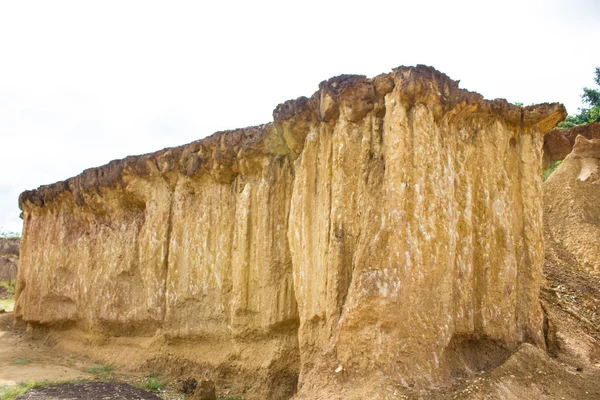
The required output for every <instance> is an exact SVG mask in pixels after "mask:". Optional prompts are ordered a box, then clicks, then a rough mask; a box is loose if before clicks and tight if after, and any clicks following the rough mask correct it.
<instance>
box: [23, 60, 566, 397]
mask: <svg viewBox="0 0 600 400" xmlns="http://www.w3.org/2000/svg"><path fill="white" fill-rule="evenodd" d="M564 116H565V110H564V108H563V107H562V106H560V105H557V104H551V105H550V104H544V105H540V106H530V107H525V108H520V107H516V106H513V105H510V104H508V103H506V102H505V101H503V100H494V101H485V100H483V98H482V97H481V96H480V95H478V94H476V93H472V92H468V91H465V90H461V89H458V84H457V82H454V81H452V80H450V79H449V78H448V77H447V76H445V75H443V74H441V73H439V72H438V71H436V70H434V69H432V68H429V67H423V66H418V67H414V68H405V67H400V68H397V69H395V70H394V71H393V72H392V73H390V74H384V75H380V76H378V77H376V78H373V79H366V78H365V77H362V76H340V77H337V78H332V79H330V80H329V81H326V82H323V83H321V85H320V89H319V91H318V92H317V93H315V94H314V95H313V96H312V97H311V98H310V99H307V98H300V99H298V100H295V101H289V102H286V103H284V104H282V105H280V106H278V107H277V108H276V110H275V111H274V123H273V124H267V125H263V126H259V127H254V128H246V129H241V130H236V131H231V132H222V133H217V134H215V135H213V136H211V137H209V138H206V139H203V140H200V141H198V142H194V143H191V144H189V145H186V146H182V147H179V148H173V149H167V150H163V151H161V152H158V153H154V154H150V155H145V156H138V157H129V158H126V159H124V160H120V161H113V162H112V163H110V164H108V165H107V166H104V167H100V168H96V169H91V170H87V171H85V172H84V173H83V174H81V175H80V176H78V177H75V178H72V179H69V180H67V181H64V182H60V183H57V184H54V185H52V186H45V187H41V188H40V189H38V190H36V191H30V192H25V193H23V194H22V195H21V198H20V205H21V208H22V210H23V219H24V233H23V239H22V244H21V261H20V269H19V279H18V287H17V303H16V315H17V317H18V318H20V319H22V320H24V321H28V322H30V323H32V324H44V325H48V326H50V327H59V326H60V327H61V329H63V331H62V332H64V333H63V334H62V335H63V336H65V337H66V336H68V335H69V334H72V335H75V334H74V333H72V332H83V334H85V335H88V336H86V337H87V338H88V339H89V337H93V336H94V335H104V336H103V337H105V338H106V337H110V338H112V339H111V341H112V342H111V341H109V342H110V343H109V344H107V341H106V340H105V341H103V342H102V345H100V344H97V347H98V348H100V347H102V346H110V345H116V344H115V343H117V342H118V341H119V340H121V341H125V340H126V339H125V338H124V337H127V338H129V339H128V340H132V341H134V340H135V338H140V337H146V338H150V339H149V340H150V342H151V344H150V345H147V346H145V347H144V346H141V345H140V350H139V351H137V352H136V351H132V354H133V355H132V356H131V357H130V360H133V361H131V362H132V363H133V362H137V363H142V362H146V363H148V362H150V363H151V362H155V363H159V364H160V363H163V364H162V365H167V364H169V363H171V364H172V363H173V362H185V363H190V364H189V365H194V366H195V367H193V368H197V369H198V368H200V369H201V368H204V369H205V370H206V371H207V372H206V373H208V374H211V375H212V377H213V378H214V380H215V381H216V382H217V389H218V388H219V384H220V383H221V384H222V383H223V382H228V381H232V382H237V383H235V385H237V387H238V388H242V389H243V390H246V391H247V392H246V396H247V398H287V397H289V396H291V395H292V394H293V393H294V392H295V391H296V388H297V387H298V389H299V392H298V394H297V396H298V397H302V398H316V397H318V396H319V393H321V395H322V393H325V392H324V391H326V390H332V393H333V392H335V396H343V392H344V391H345V390H351V389H350V388H351V387H353V386H355V385H358V384H359V382H360V385H362V387H380V386H381V385H392V386H394V385H398V386H406V387H411V386H414V385H417V386H418V385H429V384H431V383H432V382H436V381H440V380H444V379H445V378H446V377H447V376H449V375H450V374H452V373H455V372H457V371H460V370H465V369H474V368H486V367H489V366H490V365H491V364H493V363H494V362H495V361H497V360H498V359H501V358H502V357H503V355H504V354H508V352H510V351H511V350H513V349H515V348H516V347H517V346H518V345H519V344H520V343H522V342H533V343H536V344H538V345H540V346H543V343H544V341H543V335H542V315H541V310H540V306H539V301H538V295H539V286H540V278H541V268H542V260H543V243H542V206H541V202H542V199H541V146H542V136H543V134H544V133H545V132H547V131H548V130H549V129H551V128H552V127H553V126H554V125H555V124H556V122H558V121H559V120H561V119H562V118H564ZM65 329H66V331H65ZM69 332H71V333H69ZM117 336H118V337H121V338H120V339H118V338H117V339H115V337H117ZM73 337H75V336H73ZM144 343H145V342H144ZM478 346H479V347H478ZM94 348H95V347H94V346H91V347H90V349H91V350H90V351H92V352H93V351H94ZM473 348H476V349H480V351H481V353H485V354H484V355H483V356H482V359H484V362H478V361H473V360H474V359H475V360H478V359H479V358H478V357H470V356H469V354H466V353H467V352H468V351H469V350H468V349H473ZM490 349H492V350H493V351H491V350H490ZM102 354H107V353H102ZM486 357H488V358H486ZM480 358H481V357H480ZM149 360H150V361H149ZM177 360H179V361H177ZM186 365H188V364H186ZM190 368H192V367H191V366H190ZM224 371H225V372H224ZM179 372H180V373H185V372H182V371H179ZM298 376H299V383H298V385H297V379H298ZM332 388H335V390H334V391H333V389H332ZM335 396H334V395H333V394H332V395H331V397H329V398H334V397H335Z"/></svg>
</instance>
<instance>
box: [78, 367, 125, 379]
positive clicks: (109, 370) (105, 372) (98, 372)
mask: <svg viewBox="0 0 600 400" xmlns="http://www.w3.org/2000/svg"><path fill="white" fill-rule="evenodd" d="M116 369H117V368H116V367H115V366H114V365H94V366H93V367H90V368H86V369H84V370H83V372H85V373H87V374H92V375H94V377H95V378H96V379H103V380H112V379H114V378H115V370H116Z"/></svg>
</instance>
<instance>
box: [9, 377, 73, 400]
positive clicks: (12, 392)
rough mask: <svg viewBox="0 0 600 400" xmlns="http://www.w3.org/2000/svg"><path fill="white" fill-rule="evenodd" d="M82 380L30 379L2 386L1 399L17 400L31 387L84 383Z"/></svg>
mask: <svg viewBox="0 0 600 400" xmlns="http://www.w3.org/2000/svg"><path fill="white" fill-rule="evenodd" d="M82 382H85V381H82V380H70V381H39V382H36V381H29V382H20V383H18V384H17V385H16V386H10V387H9V386H4V387H3V388H0V400H15V399H18V398H19V397H20V396H23V395H24V394H25V393H27V392H28V391H29V390H31V389H37V388H41V387H44V386H49V385H72V384H76V383H82Z"/></svg>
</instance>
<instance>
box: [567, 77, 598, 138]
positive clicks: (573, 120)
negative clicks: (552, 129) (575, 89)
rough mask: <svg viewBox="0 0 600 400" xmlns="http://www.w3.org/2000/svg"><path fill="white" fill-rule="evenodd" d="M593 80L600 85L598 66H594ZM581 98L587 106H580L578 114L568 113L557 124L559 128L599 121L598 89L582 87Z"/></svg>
mask: <svg viewBox="0 0 600 400" xmlns="http://www.w3.org/2000/svg"><path fill="white" fill-rule="evenodd" d="M594 82H596V85H598V86H599V87H600V67H596V77H595V78H594ZM581 100H583V102H584V103H585V104H588V105H589V108H580V109H579V114H575V115H569V116H568V117H567V118H566V119H565V120H564V121H563V122H561V123H560V124H558V127H559V128H561V129H566V128H571V127H573V126H577V125H585V124H589V123H591V122H600V90H599V89H590V88H587V87H586V88H583V94H582V95H581Z"/></svg>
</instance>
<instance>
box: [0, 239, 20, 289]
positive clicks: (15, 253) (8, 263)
mask: <svg viewBox="0 0 600 400" xmlns="http://www.w3.org/2000/svg"><path fill="white" fill-rule="evenodd" d="M18 264H19V238H0V281H9V280H13V279H17V267H18Z"/></svg>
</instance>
